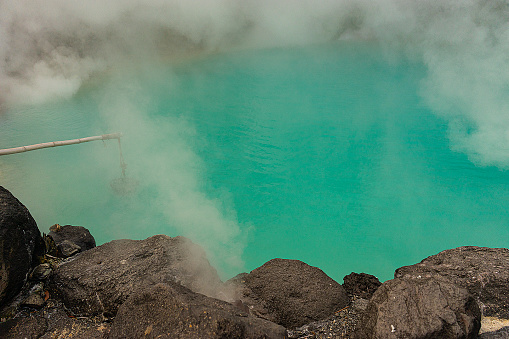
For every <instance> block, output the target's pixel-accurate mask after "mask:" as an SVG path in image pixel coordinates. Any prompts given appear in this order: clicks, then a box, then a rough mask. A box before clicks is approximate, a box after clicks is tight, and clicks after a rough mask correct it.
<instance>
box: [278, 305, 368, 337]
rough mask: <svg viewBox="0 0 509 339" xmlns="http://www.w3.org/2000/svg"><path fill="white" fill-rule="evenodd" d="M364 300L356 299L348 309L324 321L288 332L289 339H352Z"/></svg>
mask: <svg viewBox="0 0 509 339" xmlns="http://www.w3.org/2000/svg"><path fill="white" fill-rule="evenodd" d="M364 302H367V300H366V299H356V300H355V301H353V302H352V305H350V307H345V308H343V309H341V310H340V311H337V312H335V313H334V315H333V316H332V317H329V318H327V319H325V320H320V321H315V322H312V323H309V324H306V325H304V326H301V327H299V328H296V329H295V330H288V337H289V338H295V339H297V338H302V339H304V338H306V339H310V338H352V333H354V331H355V329H356V328H357V325H358V323H359V321H360V318H361V316H362V311H363V307H364V305H363V304H364Z"/></svg>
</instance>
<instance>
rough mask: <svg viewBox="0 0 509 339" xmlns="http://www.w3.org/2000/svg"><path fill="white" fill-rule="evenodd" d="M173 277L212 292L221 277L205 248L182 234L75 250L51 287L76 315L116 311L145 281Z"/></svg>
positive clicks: (218, 284) (108, 313)
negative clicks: (75, 254)
mask: <svg viewBox="0 0 509 339" xmlns="http://www.w3.org/2000/svg"><path fill="white" fill-rule="evenodd" d="M159 282H178V283H181V284H182V285H184V286H186V287H189V288H190V289H192V290H193V291H197V292H200V293H203V294H207V295H211V296H214V295H215V292H216V290H217V287H218V286H220V285H221V281H220V279H219V277H218V275H217V272H216V270H215V269H214V268H213V267H212V266H210V264H209V262H208V260H207V259H206V257H205V252H204V251H203V250H202V249H201V247H199V246H198V245H195V244H193V243H192V242H191V241H190V240H188V239H186V238H184V237H175V238H170V237H168V236H165V235H156V236H153V237H150V238H148V239H145V240H114V241H111V242H109V243H106V244H104V245H101V246H98V247H96V248H93V249H91V250H88V251H85V252H82V253H80V254H79V255H77V256H75V257H73V259H71V260H70V261H68V262H66V263H63V264H61V265H60V266H59V267H58V268H57V269H56V270H55V271H54V272H53V274H52V275H51V278H50V290H51V291H50V292H51V293H52V296H53V295H54V296H57V297H59V298H60V299H61V300H62V301H63V302H64V303H65V305H66V306H67V307H68V308H69V309H70V310H72V311H73V312H74V313H76V314H77V315H93V314H99V313H103V314H105V315H109V316H111V315H115V314H116V312H117V309H118V307H119V306H120V305H121V304H122V303H123V302H124V301H125V300H126V299H127V298H128V297H129V296H130V295H131V294H133V293H139V292H140V290H139V289H140V286H142V285H144V284H146V283H151V284H154V283H159Z"/></svg>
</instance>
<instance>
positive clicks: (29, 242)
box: [0, 186, 44, 308]
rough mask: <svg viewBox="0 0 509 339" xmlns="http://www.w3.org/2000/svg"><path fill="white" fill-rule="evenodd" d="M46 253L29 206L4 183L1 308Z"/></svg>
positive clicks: (0, 241) (0, 221) (0, 212)
mask: <svg viewBox="0 0 509 339" xmlns="http://www.w3.org/2000/svg"><path fill="white" fill-rule="evenodd" d="M43 256H44V241H43V240H42V237H41V233H40V232H39V228H38V227H37V224H36V223H35V220H34V218H32V216H31V215H30V212H29V211H28V209H27V208H26V207H25V206H23V204H22V203H21V202H19V200H18V199H16V198H15V197H14V196H13V195H12V194H11V193H10V192H9V191H8V190H6V189H5V188H3V187H2V186H0V308H1V307H3V306H4V305H6V304H7V303H8V302H9V301H11V300H12V299H13V298H14V297H15V296H16V295H17V294H18V293H19V292H20V291H21V288H22V287H23V285H24V284H25V281H26V279H27V276H28V273H29V271H30V269H31V267H33V266H34V265H35V264H38V261H39V260H40V258H42V257H43Z"/></svg>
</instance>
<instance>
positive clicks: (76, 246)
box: [48, 224, 95, 258]
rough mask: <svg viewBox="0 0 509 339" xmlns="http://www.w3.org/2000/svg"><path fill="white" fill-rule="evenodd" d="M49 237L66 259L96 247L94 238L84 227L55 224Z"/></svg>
mask: <svg viewBox="0 0 509 339" xmlns="http://www.w3.org/2000/svg"><path fill="white" fill-rule="evenodd" d="M48 236H49V237H51V238H52V239H53V241H54V242H55V245H56V246H57V248H58V250H59V252H60V254H61V255H60V256H62V257H64V258H67V257H70V256H72V255H74V254H76V253H78V252H83V251H87V250H90V249H92V248H94V247H95V239H94V237H93V236H92V234H90V231H89V230H87V229H86V228H85V227H83V226H72V225H64V226H60V225H59V224H55V225H53V226H51V227H50V232H49V233H48Z"/></svg>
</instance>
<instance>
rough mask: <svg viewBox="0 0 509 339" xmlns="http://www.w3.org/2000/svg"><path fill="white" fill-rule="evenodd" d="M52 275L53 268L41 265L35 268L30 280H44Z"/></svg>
mask: <svg viewBox="0 0 509 339" xmlns="http://www.w3.org/2000/svg"><path fill="white" fill-rule="evenodd" d="M50 274H51V266H50V265H49V264H46V263H44V264H40V265H38V266H36V267H35V268H34V270H33V271H32V274H30V279H32V280H44V279H46V278H47V277H49V275H50Z"/></svg>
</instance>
